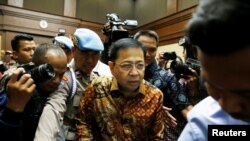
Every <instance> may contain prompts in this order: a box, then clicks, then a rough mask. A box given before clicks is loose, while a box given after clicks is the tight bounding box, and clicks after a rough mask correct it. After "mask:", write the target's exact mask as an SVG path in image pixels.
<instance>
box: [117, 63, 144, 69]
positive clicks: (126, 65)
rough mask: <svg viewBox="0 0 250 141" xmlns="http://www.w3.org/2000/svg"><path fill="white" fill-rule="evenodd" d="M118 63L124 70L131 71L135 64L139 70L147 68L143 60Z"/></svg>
mask: <svg viewBox="0 0 250 141" xmlns="http://www.w3.org/2000/svg"><path fill="white" fill-rule="evenodd" d="M118 65H119V66H120V68H121V69H122V70H124V71H130V70H131V69H132V68H133V66H135V68H136V69H137V70H143V69H144V68H145V63H143V62H140V63H135V64H134V63H121V64H118Z"/></svg>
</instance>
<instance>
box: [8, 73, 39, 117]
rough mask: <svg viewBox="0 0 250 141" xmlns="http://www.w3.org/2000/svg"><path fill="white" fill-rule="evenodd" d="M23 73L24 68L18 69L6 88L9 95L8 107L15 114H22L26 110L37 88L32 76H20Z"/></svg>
mask: <svg viewBox="0 0 250 141" xmlns="http://www.w3.org/2000/svg"><path fill="white" fill-rule="evenodd" d="M23 71H24V69H23V68H18V69H16V70H15V71H14V72H13V74H12V75H11V76H10V78H9V80H8V82H7V84H6V88H5V89H6V91H7V93H8V102H7V104H6V107H8V108H9V109H11V110H12V111H14V112H22V111H23V110H24V108H25V105H26V104H27V102H28V101H29V99H30V97H31V96H32V94H33V92H34V90H35V88H36V85H35V84H34V81H33V79H32V78H31V75H30V74H24V75H22V76H20V74H21V73H22V72H23ZM18 77H20V78H18Z"/></svg>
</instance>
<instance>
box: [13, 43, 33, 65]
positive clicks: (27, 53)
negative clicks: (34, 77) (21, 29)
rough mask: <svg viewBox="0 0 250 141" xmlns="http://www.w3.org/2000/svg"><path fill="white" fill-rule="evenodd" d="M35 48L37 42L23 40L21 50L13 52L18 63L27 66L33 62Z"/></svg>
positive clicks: (20, 45)
mask: <svg viewBox="0 0 250 141" xmlns="http://www.w3.org/2000/svg"><path fill="white" fill-rule="evenodd" d="M35 48H36V43H35V41H28V40H21V41H19V50H18V51H13V54H14V57H15V58H16V59H17V62H18V63H20V64H27V63H29V62H31V59H32V56H33V53H34V50H35Z"/></svg>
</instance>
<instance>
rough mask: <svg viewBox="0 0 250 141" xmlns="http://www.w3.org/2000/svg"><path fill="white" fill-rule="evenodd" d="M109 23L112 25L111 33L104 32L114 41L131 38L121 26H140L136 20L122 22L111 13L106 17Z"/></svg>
mask: <svg viewBox="0 0 250 141" xmlns="http://www.w3.org/2000/svg"><path fill="white" fill-rule="evenodd" d="M106 17H107V19H108V22H109V23H110V26H111V31H110V32H108V31H105V30H103V32H104V34H106V35H107V36H109V38H110V39H111V40H112V41H116V40H118V39H121V38H128V37H129V32H128V31H127V30H125V29H123V28H121V26H131V27H136V26H138V22H137V21H136V20H125V21H122V20H121V19H120V18H119V17H118V15H117V14H116V13H111V14H107V15H106Z"/></svg>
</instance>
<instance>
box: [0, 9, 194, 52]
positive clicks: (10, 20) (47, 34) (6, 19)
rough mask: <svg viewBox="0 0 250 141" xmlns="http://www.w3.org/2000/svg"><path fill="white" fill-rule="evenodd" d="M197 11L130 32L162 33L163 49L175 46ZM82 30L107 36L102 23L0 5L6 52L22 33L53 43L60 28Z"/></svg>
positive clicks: (3, 42) (187, 10)
mask: <svg viewBox="0 0 250 141" xmlns="http://www.w3.org/2000/svg"><path fill="white" fill-rule="evenodd" d="M195 9H196V6H193V7H191V8H189V9H186V10H183V11H179V12H177V13H174V14H172V15H169V16H166V17H164V18H162V19H159V20H156V21H153V22H151V23H148V24H146V25H143V26H140V27H137V28H135V29H131V30H130V32H131V34H134V33H135V32H137V31H139V30H143V29H151V30H155V31H156V32H157V33H158V34H159V37H160V46H162V45H167V44H172V43H176V42H178V40H179V38H180V37H182V36H183V35H184V34H185V28H186V24H187V22H188V21H189V19H190V18H191V17H192V13H193V12H194V10H195ZM40 20H47V21H48V27H47V28H45V29H43V28H41V27H40V26H39V22H40ZM80 27H84V28H90V29H92V30H94V31H95V32H96V33H97V34H98V35H99V36H100V37H101V39H102V40H104V35H103V34H102V32H101V29H102V27H103V24H101V23H96V22H90V21H84V20H81V19H77V18H71V17H65V16H58V15H51V14H47V13H41V12H37V11H31V10H27V9H22V8H17V7H12V6H7V5H0V31H1V36H2V43H1V45H2V48H4V49H10V41H11V39H12V38H13V37H14V36H15V35H16V34H18V33H20V32H25V33H28V34H31V35H33V36H34V38H35V40H36V39H37V43H42V42H50V41H51V40H52V38H53V37H54V36H55V35H56V34H57V33H58V29H59V28H63V29H65V30H66V32H67V33H70V34H73V33H74V31H75V29H76V28H80Z"/></svg>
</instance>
